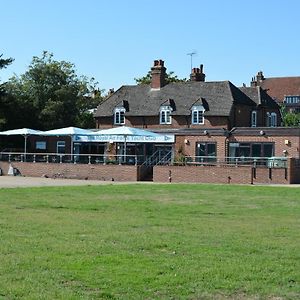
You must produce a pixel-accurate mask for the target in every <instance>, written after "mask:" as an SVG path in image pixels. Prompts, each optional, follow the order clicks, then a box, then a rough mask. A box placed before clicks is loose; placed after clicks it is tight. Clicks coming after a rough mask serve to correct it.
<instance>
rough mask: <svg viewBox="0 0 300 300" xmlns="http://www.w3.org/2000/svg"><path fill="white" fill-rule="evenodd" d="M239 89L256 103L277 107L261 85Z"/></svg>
mask: <svg viewBox="0 0 300 300" xmlns="http://www.w3.org/2000/svg"><path fill="white" fill-rule="evenodd" d="M240 90H241V91H242V92H243V93H245V94H246V95H247V96H248V97H249V98H250V99H252V100H253V101H254V102H255V103H256V104H257V105H262V106H267V107H269V108H278V104H277V103H276V102H275V101H274V100H273V98H272V97H271V96H269V95H268V94H267V93H266V92H265V91H264V90H263V89H262V88H261V87H259V86H257V87H241V88H240Z"/></svg>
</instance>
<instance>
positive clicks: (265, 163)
mask: <svg viewBox="0 0 300 300" xmlns="http://www.w3.org/2000/svg"><path fill="white" fill-rule="evenodd" d="M174 164H175V165H194V166H222V165H226V166H236V167H238V166H252V167H254V168H256V167H267V168H287V158H286V157H216V156H184V157H181V158H180V159H179V160H176V159H175V160H174Z"/></svg>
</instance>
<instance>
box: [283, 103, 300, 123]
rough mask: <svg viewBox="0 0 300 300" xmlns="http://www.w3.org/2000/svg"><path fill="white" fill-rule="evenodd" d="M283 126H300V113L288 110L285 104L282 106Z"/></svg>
mask: <svg viewBox="0 0 300 300" xmlns="http://www.w3.org/2000/svg"><path fill="white" fill-rule="evenodd" d="M281 114H282V120H283V126H285V127H300V113H294V112H288V111H287V109H286V107H285V106H282V107H281Z"/></svg>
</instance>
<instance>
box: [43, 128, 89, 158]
mask: <svg viewBox="0 0 300 300" xmlns="http://www.w3.org/2000/svg"><path fill="white" fill-rule="evenodd" d="M91 133H93V131H91V130H88V129H82V128H78V127H65V128H59V129H52V130H48V131H43V133H42V135H44V136H70V137H71V155H73V138H72V137H73V136H77V135H90V134H91Z"/></svg>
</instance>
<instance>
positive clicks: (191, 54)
mask: <svg viewBox="0 0 300 300" xmlns="http://www.w3.org/2000/svg"><path fill="white" fill-rule="evenodd" d="M196 54H197V52H196V51H193V52H191V53H187V54H186V55H189V56H190V57H191V72H192V69H193V56H194V55H196Z"/></svg>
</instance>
